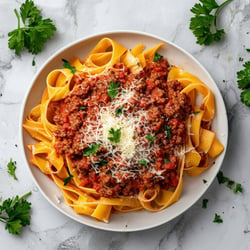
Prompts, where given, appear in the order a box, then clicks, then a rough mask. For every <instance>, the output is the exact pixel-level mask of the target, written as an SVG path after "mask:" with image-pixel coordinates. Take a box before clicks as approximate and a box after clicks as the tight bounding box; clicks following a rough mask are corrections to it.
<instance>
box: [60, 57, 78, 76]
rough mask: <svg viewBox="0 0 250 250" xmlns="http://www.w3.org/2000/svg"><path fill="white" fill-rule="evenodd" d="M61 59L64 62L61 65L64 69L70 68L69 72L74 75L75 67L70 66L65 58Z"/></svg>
mask: <svg viewBox="0 0 250 250" xmlns="http://www.w3.org/2000/svg"><path fill="white" fill-rule="evenodd" d="M62 61H63V62H64V64H63V67H64V68H66V69H70V71H71V73H72V74H73V75H74V74H75V73H76V67H72V66H71V64H70V62H69V61H67V60H66V59H62Z"/></svg>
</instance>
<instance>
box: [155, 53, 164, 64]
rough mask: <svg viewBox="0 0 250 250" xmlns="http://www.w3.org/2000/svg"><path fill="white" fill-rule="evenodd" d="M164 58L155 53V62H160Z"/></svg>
mask: <svg viewBox="0 0 250 250" xmlns="http://www.w3.org/2000/svg"><path fill="white" fill-rule="evenodd" d="M162 57H163V56H162V55H160V54H158V53H155V56H154V59H153V62H158V61H159V60H160V59H161V58H162Z"/></svg>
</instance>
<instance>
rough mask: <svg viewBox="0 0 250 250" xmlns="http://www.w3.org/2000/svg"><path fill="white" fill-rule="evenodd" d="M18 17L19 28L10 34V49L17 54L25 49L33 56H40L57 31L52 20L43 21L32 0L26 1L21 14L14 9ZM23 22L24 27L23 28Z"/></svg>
mask: <svg viewBox="0 0 250 250" xmlns="http://www.w3.org/2000/svg"><path fill="white" fill-rule="evenodd" d="M14 13H15V15H16V17H17V23H18V24H17V28H16V29H14V30H12V31H11V32H9V34H8V36H9V37H10V38H9V48H10V49H14V50H15V52H16V54H17V55H19V53H20V52H21V51H22V50H23V49H24V48H26V49H28V51H29V52H30V53H32V54H38V53H39V52H41V51H42V48H43V46H44V44H45V43H46V41H47V40H49V39H50V38H51V37H52V36H53V35H54V32H55V30H56V27H55V25H54V24H53V21H52V20H51V19H50V18H47V19H43V17H42V16H41V15H40V14H41V11H40V10H39V9H38V8H37V7H36V6H35V5H34V2H33V1H32V0H26V1H25V3H23V4H22V5H21V7H20V12H19V13H18V11H17V10H16V9H14ZM21 21H22V24H23V26H22V27H21Z"/></svg>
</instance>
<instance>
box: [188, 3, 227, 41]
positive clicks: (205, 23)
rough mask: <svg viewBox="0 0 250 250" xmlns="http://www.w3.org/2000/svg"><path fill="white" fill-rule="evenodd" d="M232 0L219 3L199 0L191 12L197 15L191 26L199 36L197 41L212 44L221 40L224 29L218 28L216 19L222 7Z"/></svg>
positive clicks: (195, 34)
mask: <svg viewBox="0 0 250 250" xmlns="http://www.w3.org/2000/svg"><path fill="white" fill-rule="evenodd" d="M231 1H232V0H226V1H224V2H223V3H222V4H220V5H218V4H217V2H216V1H215V0H199V2H200V3H196V4H195V5H194V6H193V7H192V8H191V10H190V11H191V12H192V13H193V14H194V15H195V16H194V17H192V18H191V19H190V25H189V28H190V30H191V31H192V32H193V34H194V36H195V37H196V38H197V40H196V43H198V44H200V45H203V44H204V45H210V44H211V43H212V42H218V41H220V40H221V37H222V35H223V34H224V33H225V31H224V29H218V27H217V25H216V19H217V17H218V15H219V12H220V11H221V9H222V8H223V7H224V6H225V5H226V4H228V3H230V2H231Z"/></svg>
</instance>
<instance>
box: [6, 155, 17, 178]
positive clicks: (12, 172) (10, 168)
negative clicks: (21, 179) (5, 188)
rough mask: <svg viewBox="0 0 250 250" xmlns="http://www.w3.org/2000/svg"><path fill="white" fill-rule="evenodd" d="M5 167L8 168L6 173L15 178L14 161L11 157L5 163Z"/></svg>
mask: <svg viewBox="0 0 250 250" xmlns="http://www.w3.org/2000/svg"><path fill="white" fill-rule="evenodd" d="M7 168H8V173H9V174H10V175H11V176H13V178H14V180H17V177H16V162H15V161H12V158H10V161H9V162H8V164H7Z"/></svg>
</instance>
